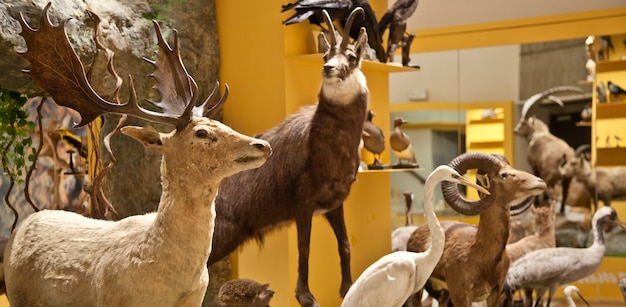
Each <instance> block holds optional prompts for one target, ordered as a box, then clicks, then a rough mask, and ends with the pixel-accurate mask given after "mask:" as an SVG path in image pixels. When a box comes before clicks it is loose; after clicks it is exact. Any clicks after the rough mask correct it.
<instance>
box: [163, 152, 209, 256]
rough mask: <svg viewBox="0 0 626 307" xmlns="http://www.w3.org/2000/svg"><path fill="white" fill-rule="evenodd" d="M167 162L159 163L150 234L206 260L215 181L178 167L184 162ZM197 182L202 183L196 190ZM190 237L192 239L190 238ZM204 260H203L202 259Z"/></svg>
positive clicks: (190, 166) (200, 172)
mask: <svg viewBox="0 0 626 307" xmlns="http://www.w3.org/2000/svg"><path fill="white" fill-rule="evenodd" d="M176 158H177V159H178V160H179V161H176V162H174V163H171V164H172V165H176V167H168V161H167V159H166V157H163V161H162V163H161V177H162V187H163V192H162V194H161V200H160V203H159V208H158V211H157V216H156V220H155V223H154V227H153V229H152V230H153V231H154V232H156V235H158V236H160V237H161V238H162V240H163V242H169V243H171V244H174V245H177V246H179V247H180V248H184V249H187V250H188V255H198V256H199V257H201V258H205V256H206V258H208V255H209V253H210V249H211V239H212V237H213V228H214V221H215V204H214V202H213V201H214V199H215V196H216V195H217V187H218V185H219V180H216V179H214V178H206V177H207V176H206V175H204V176H202V177H198V178H194V177H193V176H192V175H190V174H204V173H206V170H205V171H204V172H202V171H197V172H196V171H193V170H190V169H191V168H193V167H194V166H193V165H189V164H188V165H187V167H180V166H181V164H183V162H180V161H182V160H184V159H180V157H176ZM197 182H204V183H205V184H204V185H203V186H202V187H198V185H197ZM191 238H192V239H191ZM204 261H206V259H204Z"/></svg>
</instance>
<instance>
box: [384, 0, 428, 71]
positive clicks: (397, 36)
mask: <svg viewBox="0 0 626 307" xmlns="http://www.w3.org/2000/svg"><path fill="white" fill-rule="evenodd" d="M418 2H419V1H418V0H397V1H396V2H394V4H393V5H392V6H391V7H390V8H389V9H388V10H387V11H386V12H385V14H383V17H381V18H380V21H379V22H378V30H379V32H380V34H381V35H382V34H384V33H385V30H387V28H389V37H388V40H387V58H388V60H389V61H390V62H391V61H393V56H394V52H395V50H396V49H397V48H398V47H403V46H405V45H406V44H407V43H409V37H408V35H407V34H406V20H407V19H408V18H409V17H411V16H412V15H413V13H415V10H416V9H417V4H418ZM411 41H412V39H411ZM403 63H404V61H403ZM405 66H406V65H405Z"/></svg>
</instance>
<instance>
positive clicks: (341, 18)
mask: <svg viewBox="0 0 626 307" xmlns="http://www.w3.org/2000/svg"><path fill="white" fill-rule="evenodd" d="M358 7H360V8H362V9H363V14H364V18H357V19H355V20H354V24H353V25H352V27H351V29H350V37H351V38H352V39H355V40H356V39H357V38H358V37H359V31H360V29H361V28H365V30H366V32H367V42H368V44H369V46H370V47H371V48H372V49H374V51H375V52H376V58H377V59H378V60H379V61H380V62H382V63H386V62H387V55H386V53H385V48H384V47H383V39H382V34H381V33H380V32H379V31H378V20H377V18H376V14H375V13H374V10H373V9H372V7H371V6H370V4H369V2H368V1H367V0H298V1H296V2H294V3H289V4H285V5H283V6H282V9H281V12H283V13H284V12H287V11H290V10H293V11H295V13H293V15H291V17H289V18H287V19H286V20H285V21H283V24H284V25H290V24H294V23H299V22H302V21H305V20H308V21H309V23H311V24H314V25H317V26H319V27H320V28H322V30H323V31H328V29H326V28H324V26H323V24H324V17H323V15H322V10H326V12H328V14H329V15H330V18H331V19H332V20H333V21H338V22H339V23H340V24H341V26H342V27H344V26H345V22H346V20H347V19H348V16H350V13H351V12H352V11H353V10H354V9H355V8H358Z"/></svg>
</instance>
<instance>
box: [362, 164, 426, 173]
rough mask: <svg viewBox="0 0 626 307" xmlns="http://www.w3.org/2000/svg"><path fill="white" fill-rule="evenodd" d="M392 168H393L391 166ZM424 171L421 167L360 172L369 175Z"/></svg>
mask: <svg viewBox="0 0 626 307" xmlns="http://www.w3.org/2000/svg"><path fill="white" fill-rule="evenodd" d="M389 167H391V166H389ZM423 170H424V169H423V168H421V167H418V168H385V169H366V170H359V173H360V174H367V173H396V172H407V171H416V172H419V171H423Z"/></svg>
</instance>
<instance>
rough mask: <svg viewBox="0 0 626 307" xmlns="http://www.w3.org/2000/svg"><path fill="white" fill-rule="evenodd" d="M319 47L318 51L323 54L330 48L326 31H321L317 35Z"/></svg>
mask: <svg viewBox="0 0 626 307" xmlns="http://www.w3.org/2000/svg"><path fill="white" fill-rule="evenodd" d="M317 49H319V50H318V51H319V52H320V53H322V54H324V53H326V52H328V50H330V43H329V42H328V40H327V39H326V34H324V32H320V34H319V35H318V36H317Z"/></svg>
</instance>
